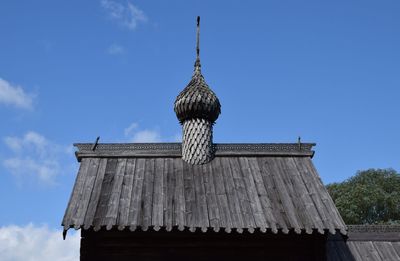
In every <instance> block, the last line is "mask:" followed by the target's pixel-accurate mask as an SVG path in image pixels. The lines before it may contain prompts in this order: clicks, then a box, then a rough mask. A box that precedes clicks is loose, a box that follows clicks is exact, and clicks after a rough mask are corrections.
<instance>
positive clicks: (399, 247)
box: [392, 242, 400, 256]
mask: <svg viewBox="0 0 400 261" xmlns="http://www.w3.org/2000/svg"><path fill="white" fill-rule="evenodd" d="M392 246H393V248H394V250H395V251H396V253H397V255H398V256H400V242H392Z"/></svg>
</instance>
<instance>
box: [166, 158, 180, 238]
mask: <svg viewBox="0 0 400 261" xmlns="http://www.w3.org/2000/svg"><path fill="white" fill-rule="evenodd" d="M164 169H165V170H166V171H165V172H164V182H163V189H164V224H165V226H166V227H167V230H168V231H169V230H171V229H172V227H173V226H174V223H173V220H174V213H175V205H174V193H175V184H176V175H177V173H175V172H174V162H173V159H172V158H167V159H165V164H164Z"/></svg>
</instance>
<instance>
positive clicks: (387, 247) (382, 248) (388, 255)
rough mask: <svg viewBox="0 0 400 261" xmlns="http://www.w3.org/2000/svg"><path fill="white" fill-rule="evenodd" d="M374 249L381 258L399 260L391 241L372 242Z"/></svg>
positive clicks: (399, 257)
mask: <svg viewBox="0 0 400 261" xmlns="http://www.w3.org/2000/svg"><path fill="white" fill-rule="evenodd" d="M374 245H375V249H376V250H377V251H378V253H379V255H380V256H381V257H382V259H381V260H400V256H399V255H397V253H396V250H395V249H394V248H393V246H392V242H374Z"/></svg>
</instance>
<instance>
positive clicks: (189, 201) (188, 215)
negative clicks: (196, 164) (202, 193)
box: [183, 161, 196, 228]
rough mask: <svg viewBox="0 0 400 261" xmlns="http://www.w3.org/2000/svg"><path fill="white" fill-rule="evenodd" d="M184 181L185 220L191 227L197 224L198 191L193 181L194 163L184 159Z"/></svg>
mask: <svg viewBox="0 0 400 261" xmlns="http://www.w3.org/2000/svg"><path fill="white" fill-rule="evenodd" d="M183 179H184V180H183V181H184V187H185V209H186V211H185V220H186V222H185V223H186V225H187V226H188V227H190V228H194V227H195V226H196V193H195V188H194V181H193V170H192V165H190V164H188V163H186V162H184V161H183Z"/></svg>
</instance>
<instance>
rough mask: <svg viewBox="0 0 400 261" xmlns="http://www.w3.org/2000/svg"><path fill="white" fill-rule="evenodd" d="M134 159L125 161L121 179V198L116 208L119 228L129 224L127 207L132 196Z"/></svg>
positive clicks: (128, 207)
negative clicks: (123, 173)
mask: <svg viewBox="0 0 400 261" xmlns="http://www.w3.org/2000/svg"><path fill="white" fill-rule="evenodd" d="M135 164H136V159H128V160H127V161H126V170H125V175H124V178H123V181H122V191H121V198H120V201H119V208H118V220H117V224H118V227H119V229H120V230H122V229H124V228H125V227H126V226H128V225H129V209H130V203H131V197H132V189H133V180H134V177H135Z"/></svg>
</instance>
